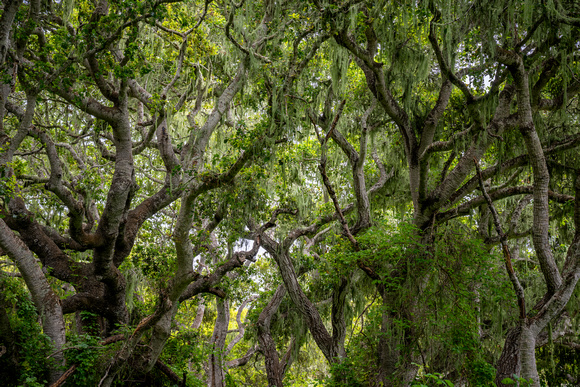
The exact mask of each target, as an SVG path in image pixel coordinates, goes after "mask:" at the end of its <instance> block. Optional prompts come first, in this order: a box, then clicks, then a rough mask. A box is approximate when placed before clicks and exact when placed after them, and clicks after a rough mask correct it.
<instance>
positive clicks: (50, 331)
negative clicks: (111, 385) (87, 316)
mask: <svg viewBox="0 0 580 387" xmlns="http://www.w3.org/2000/svg"><path fill="white" fill-rule="evenodd" d="M0 248H2V250H4V251H5V252H6V253H7V254H8V256H9V257H10V259H12V260H13V261H14V263H15V264H16V266H17V267H18V271H19V272H20V273H21V274H22V278H23V279H24V281H25V282H26V286H27V287H28V290H29V291H30V294H31V295H32V300H33V302H34V305H35V306H36V309H37V311H38V314H39V315H40V318H41V321H42V328H43V331H44V333H45V334H46V335H47V336H48V337H49V338H50V339H51V342H52V346H53V349H54V350H55V351H59V350H60V349H61V348H62V346H63V345H64V343H65V326H64V317H63V314H62V308H61V305H60V299H59V298H58V296H57V295H56V294H55V293H54V292H53V291H52V288H51V287H50V284H49V283H48V281H47V280H46V277H45V275H44V273H43V272H42V269H41V268H40V266H38V264H37V263H36V259H35V258H34V255H33V254H32V252H31V251H30V250H29V249H28V248H27V247H26V245H25V244H24V243H23V242H22V241H21V240H20V239H19V238H18V237H17V236H16V235H14V232H12V230H10V228H8V226H7V225H6V223H4V220H2V219H0ZM54 360H55V361H54V363H53V364H51V366H50V369H49V382H50V383H53V382H55V381H56V380H58V378H59V377H60V375H61V374H62V370H61V367H62V366H63V365H64V355H63V353H62V352H58V353H57V354H55V355H54Z"/></svg>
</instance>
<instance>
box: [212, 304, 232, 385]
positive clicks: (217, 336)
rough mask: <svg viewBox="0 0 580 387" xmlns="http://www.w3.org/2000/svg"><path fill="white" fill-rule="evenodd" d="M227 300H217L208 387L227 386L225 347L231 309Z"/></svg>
mask: <svg viewBox="0 0 580 387" xmlns="http://www.w3.org/2000/svg"><path fill="white" fill-rule="evenodd" d="M228 304H229V303H228V301H227V300H223V299H221V298H218V299H217V300H216V308H217V317H216V320H215V325H214V329H213V335H212V337H211V343H212V353H211V354H210V357H209V360H208V363H209V364H208V369H209V375H208V380H207V381H208V384H207V385H208V387H223V386H224V385H225V373H224V363H225V361H224V356H223V354H224V347H225V344H226V336H227V334H228V324H229V322H230V307H229V305H228Z"/></svg>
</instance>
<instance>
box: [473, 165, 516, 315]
mask: <svg viewBox="0 0 580 387" xmlns="http://www.w3.org/2000/svg"><path fill="white" fill-rule="evenodd" d="M473 162H474V163H475V169H476V172H477V176H478V177H479V188H480V189H481V192H482V194H483V197H484V198H485V200H486V202H487V205H488V206H489V209H490V211H491V215H492V216H493V222H494V224H495V229H496V230H497V234H498V235H499V240H500V242H501V247H502V251H503V255H504V257H505V267H506V270H507V272H508V276H509V278H510V281H511V282H512V285H513V287H514V291H515V292H516V296H517V298H518V307H519V309H520V319H521V320H525V319H526V300H525V298H524V289H523V288H522V285H521V284H520V281H519V279H518V277H517V275H516V273H515V271H514V268H513V266H512V258H511V253H510V249H509V246H508V244H507V235H506V234H505V233H504V232H503V230H502V228H501V223H500V220H499V215H498V213H497V210H496V209H495V207H494V205H493V201H492V200H491V198H490V197H489V195H488V193H487V191H486V190H485V187H484V185H483V175H482V174H481V170H480V169H479V163H478V162H477V159H475V158H474V159H473Z"/></svg>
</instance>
